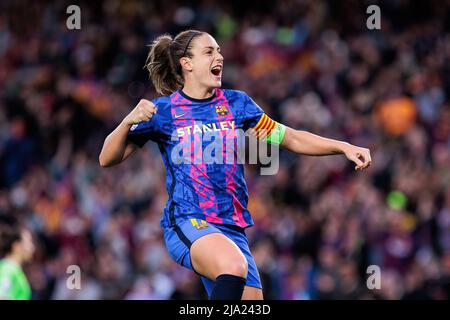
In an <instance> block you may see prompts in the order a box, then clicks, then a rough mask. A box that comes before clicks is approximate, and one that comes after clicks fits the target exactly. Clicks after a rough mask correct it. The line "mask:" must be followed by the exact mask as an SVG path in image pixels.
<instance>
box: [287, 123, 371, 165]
mask: <svg viewBox="0 0 450 320" xmlns="http://www.w3.org/2000/svg"><path fill="white" fill-rule="evenodd" d="M281 146H282V147H283V148H285V149H287V150H290V151H292V152H295V153H299V154H305V155H311V156H324V155H333V154H345V156H346V157H347V158H348V159H349V160H351V161H353V162H354V163H355V164H356V166H355V170H363V169H365V168H367V167H369V166H370V165H371V162H372V159H371V157H370V150H369V149H367V148H361V147H357V146H354V145H352V144H350V143H347V142H344V141H339V140H333V139H328V138H324V137H321V136H318V135H315V134H312V133H310V132H307V131H301V130H294V129H292V128H289V127H286V132H285V135H284V139H283V141H282V143H281Z"/></svg>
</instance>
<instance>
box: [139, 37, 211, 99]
mask: <svg viewBox="0 0 450 320" xmlns="http://www.w3.org/2000/svg"><path fill="white" fill-rule="evenodd" d="M202 34H204V32H201V31H198V30H186V31H182V32H180V33H179V34H178V35H176V36H175V38H172V36H171V35H169V34H163V35H161V36H159V37H158V38H156V39H155V40H154V41H153V43H152V44H151V45H150V52H149V53H148V56H147V60H146V62H145V67H146V68H147V70H148V72H149V73H150V79H151V80H152V82H153V85H154V86H155V89H156V92H157V93H159V94H160V95H169V94H172V93H173V92H174V91H176V90H178V89H180V88H182V87H183V84H184V79H183V73H182V69H181V64H180V58H182V57H188V58H191V57H192V53H191V51H190V50H191V48H192V42H193V40H194V39H195V38H196V37H198V36H201V35H202Z"/></svg>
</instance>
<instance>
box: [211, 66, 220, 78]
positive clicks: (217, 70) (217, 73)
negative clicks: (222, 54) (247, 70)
mask: <svg viewBox="0 0 450 320" xmlns="http://www.w3.org/2000/svg"><path fill="white" fill-rule="evenodd" d="M211 73H212V74H213V75H214V76H215V77H219V78H220V76H221V75H222V66H221V65H217V66H214V67H212V69H211Z"/></svg>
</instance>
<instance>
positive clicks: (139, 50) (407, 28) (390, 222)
mask: <svg viewBox="0 0 450 320" xmlns="http://www.w3.org/2000/svg"><path fill="white" fill-rule="evenodd" d="M70 4H71V3H70V2H68V1H58V2H57V3H52V2H46V1H34V2H30V3H27V2H22V1H20V2H14V1H2V2H1V3H0V65H1V66H0V213H2V214H4V213H10V214H14V215H15V216H17V217H19V218H20V219H21V220H23V221H24V222H25V223H26V224H27V226H28V227H29V228H30V229H32V230H33V231H34V232H35V233H36V234H37V236H38V248H37V252H36V255H35V258H34V261H33V263H32V264H31V265H30V266H27V267H26V268H25V272H26V273H27V275H28V278H29V281H30V284H31V287H32V292H33V298H34V299H198V298H205V293H204V291H203V289H202V286H201V283H200V280H199V278H198V277H197V276H196V275H194V274H193V273H192V272H190V271H188V270H185V269H182V268H181V267H178V266H176V265H175V263H174V262H172V261H171V260H170V257H169V256H168V253H167V252H166V249H165V248H164V243H163V240H162V233H161V230H160V229H159V217H160V214H161V212H162V208H163V206H164V204H165V200H166V198H167V194H166V191H165V190H164V188H162V187H161V186H163V185H164V179H165V175H164V169H163V166H162V161H161V159H160V156H159V153H158V150H157V148H156V146H154V145H152V144H151V143H149V144H148V145H147V146H146V147H145V148H144V150H145V151H141V152H139V153H137V154H136V155H134V156H133V157H132V158H130V159H128V160H127V161H126V162H125V163H123V164H121V165H119V166H117V167H114V168H110V169H102V168H100V166H99V165H98V161H97V158H98V154H99V151H100V148H101V144H102V141H103V140H104V138H105V137H106V135H107V134H108V133H109V132H110V131H111V130H112V129H113V128H114V127H115V126H116V125H117V123H118V122H119V121H121V119H122V118H123V117H124V116H125V115H126V114H127V113H128V112H129V110H131V108H132V106H134V105H135V104H136V102H137V101H138V100H139V99H140V98H144V97H145V98H153V97H155V92H154V90H153V89H152V87H151V86H150V82H149V80H148V75H147V74H146V72H145V71H144V70H143V64H144V61H145V57H146V54H147V47H146V45H147V44H149V43H150V42H151V41H152V40H153V39H154V38H155V37H156V36H157V35H159V34H161V33H164V32H170V33H173V34H175V33H177V32H178V31H180V30H182V29H187V28H191V27H192V28H198V29H202V30H204V31H207V32H210V33H211V34H212V35H213V36H215V37H216V38H217V40H218V42H219V44H220V45H221V48H222V52H223V54H224V56H225V68H224V79H223V80H224V86H225V87H231V88H235V89H239V90H244V91H247V92H248V94H249V95H250V96H252V97H253V98H254V100H255V101H256V102H257V103H258V104H259V105H260V106H261V107H262V108H264V109H265V111H266V112H267V113H268V114H269V115H271V116H272V117H273V118H275V119H277V120H279V121H281V122H283V123H285V124H287V125H289V126H292V127H294V128H297V129H303V130H310V131H312V132H314V133H317V134H320V135H323V136H327V137H331V138H336V139H344V140H346V141H349V142H351V143H354V144H356V145H361V146H366V147H369V148H370V149H371V151H372V155H373V166H372V167H371V168H370V169H369V170H367V171H365V172H363V173H362V174H359V173H356V172H354V171H353V168H352V166H351V164H349V163H348V162H347V161H346V159H344V157H341V156H332V157H320V158H316V157H307V156H301V157H298V156H295V155H292V154H289V153H287V152H284V151H283V152H281V164H280V171H279V173H278V175H276V176H273V177H264V176H259V175H258V170H256V168H255V167H254V166H248V168H247V172H246V178H247V181H248V186H249V190H250V198H251V199H250V205H249V208H250V211H251V212H252V214H253V217H254V220H255V223H256V225H255V226H254V227H253V228H251V229H248V230H247V231H246V232H247V234H248V236H249V240H250V242H251V246H252V250H253V252H254V256H255V260H256V262H257V264H258V266H259V269H260V273H261V277H262V281H263V285H264V295H265V297H266V298H268V299H380V298H381V299H423V298H426V299H428V298H430V299H449V298H450V107H449V106H450V104H449V95H450V77H449V74H450V72H449V71H450V68H449V66H450V61H449V59H450V58H449V57H450V37H449V36H448V34H449V27H450V21H449V17H450V14H449V13H450V7H449V4H448V3H445V4H444V3H443V2H441V1H437V0H433V1H420V2H412V1H394V2H392V1H378V4H379V6H380V7H381V11H382V29H381V30H372V31H369V30H367V29H366V24H365V19H366V17H367V15H366V13H365V12H366V8H365V7H364V2H354V1H344V2H336V1H330V0H316V1H295V0H284V1H280V3H278V2H277V5H276V6H275V5H274V4H273V1H268V0H262V1H259V2H258V4H251V3H250V2H245V1H235V0H232V1H227V2H221V1H214V0H213V1H193V2H192V3H191V4H190V5H187V4H183V5H181V4H180V2H179V1H162V0H157V1H149V2H144V1H134V0H131V1H114V0H106V1H101V2H92V1H91V2H88V1H82V2H81V3H80V7H81V14H82V25H81V30H68V29H67V28H66V26H65V19H66V18H67V14H66V12H65V9H66V7H67V6H68V5H70ZM72 264H75V265H79V266H80V268H81V270H82V278H81V279H82V280H81V287H82V289H81V290H69V289H67V287H66V279H67V273H66V268H67V266H69V265H72ZM372 264H375V265H378V266H379V267H380V268H381V279H382V281H381V289H380V290H368V289H367V287H366V280H367V277H368V275H367V274H366V269H367V267H368V266H369V265H372Z"/></svg>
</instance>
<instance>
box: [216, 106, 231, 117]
mask: <svg viewBox="0 0 450 320" xmlns="http://www.w3.org/2000/svg"><path fill="white" fill-rule="evenodd" d="M216 113H217V114H218V115H219V116H226V115H227V114H228V108H227V107H226V106H224V105H219V106H216Z"/></svg>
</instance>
